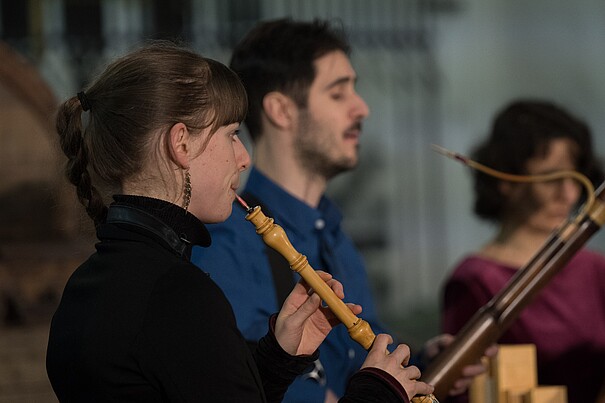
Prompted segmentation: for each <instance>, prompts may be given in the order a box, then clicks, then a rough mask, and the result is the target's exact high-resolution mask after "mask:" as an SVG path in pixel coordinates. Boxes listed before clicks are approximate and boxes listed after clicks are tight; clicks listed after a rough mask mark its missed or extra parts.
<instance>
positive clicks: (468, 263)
mask: <svg viewBox="0 0 605 403" xmlns="http://www.w3.org/2000/svg"><path fill="white" fill-rule="evenodd" d="M503 269H506V267H505V266H504V265H502V264H499V263H498V262H496V261H494V260H490V259H488V258H485V257H483V256H480V255H476V254H473V255H468V256H465V257H464V258H462V260H461V261H460V262H459V263H458V264H457V265H456V267H455V268H454V270H453V271H452V274H451V278H452V279H461V278H483V277H486V276H491V275H492V274H493V272H494V271H495V270H498V271H501V270H503Z"/></svg>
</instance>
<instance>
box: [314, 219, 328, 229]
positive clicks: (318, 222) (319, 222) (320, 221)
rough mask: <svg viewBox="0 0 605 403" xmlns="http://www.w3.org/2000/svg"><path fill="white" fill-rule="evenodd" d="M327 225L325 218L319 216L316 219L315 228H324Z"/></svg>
mask: <svg viewBox="0 0 605 403" xmlns="http://www.w3.org/2000/svg"><path fill="white" fill-rule="evenodd" d="M325 226H326V222H325V221H324V220H323V219H321V218H318V219H317V220H315V229H319V230H322V229H324V227H325Z"/></svg>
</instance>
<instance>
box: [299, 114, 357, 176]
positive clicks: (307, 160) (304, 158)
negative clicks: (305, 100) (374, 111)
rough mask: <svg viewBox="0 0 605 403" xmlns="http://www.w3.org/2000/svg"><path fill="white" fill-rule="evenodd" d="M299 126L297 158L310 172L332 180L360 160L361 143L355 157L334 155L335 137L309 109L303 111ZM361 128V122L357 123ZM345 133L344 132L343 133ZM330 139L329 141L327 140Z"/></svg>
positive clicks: (352, 167) (350, 168)
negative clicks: (332, 153)
mask: <svg viewBox="0 0 605 403" xmlns="http://www.w3.org/2000/svg"><path fill="white" fill-rule="evenodd" d="M299 122H300V124H299V128H298V132H297V134H296V139H295V142H294V147H295V158H296V159H297V160H298V161H299V162H300V164H301V165H302V166H303V168H305V169H306V170H307V171H308V172H312V173H314V174H317V175H320V176H322V177H323V178H325V179H326V180H330V179H332V178H333V177H335V176H337V175H338V174H340V173H343V172H347V171H350V170H352V169H354V168H355V167H356V166H357V164H358V160H359V145H358V146H357V149H358V150H357V157H356V158H355V159H352V158H348V157H346V156H341V157H336V158H335V157H332V155H331V153H330V150H331V148H332V147H334V145H333V144H330V141H329V140H331V139H332V138H333V137H331V136H330V134H329V133H326V131H325V130H323V129H322V127H321V125H320V124H318V123H317V122H316V121H315V120H314V119H313V118H312V117H311V116H310V114H309V113H308V112H307V111H301V115H300V120H299ZM355 126H356V127H359V129H361V123H357V124H356V125H355ZM341 135H344V134H341ZM326 140H328V141H326Z"/></svg>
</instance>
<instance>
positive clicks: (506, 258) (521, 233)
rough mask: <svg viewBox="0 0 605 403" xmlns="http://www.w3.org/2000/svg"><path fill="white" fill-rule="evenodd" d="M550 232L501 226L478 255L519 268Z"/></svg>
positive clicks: (526, 261) (528, 259)
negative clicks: (510, 228) (494, 236)
mask: <svg viewBox="0 0 605 403" xmlns="http://www.w3.org/2000/svg"><path fill="white" fill-rule="evenodd" d="M549 235H550V233H547V232H544V231H532V230H531V229H529V228H527V227H524V226H520V227H517V228H515V229H513V230H507V229H505V228H501V230H500V232H499V233H498V235H497V236H496V238H495V239H493V240H492V241H491V242H489V243H488V244H487V245H485V246H484V247H483V248H481V250H480V251H479V253H478V254H479V255H480V256H483V257H486V258H489V259H491V260H496V261H498V262H501V263H504V264H506V265H508V266H511V267H517V268H521V267H523V266H524V265H525V264H527V263H528V262H529V261H530V259H531V258H532V257H533V256H534V255H535V253H536V252H537V251H538V250H539V249H540V247H541V246H542V245H543V244H544V242H545V241H546V239H547V238H548V236H549Z"/></svg>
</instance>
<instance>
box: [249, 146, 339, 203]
mask: <svg viewBox="0 0 605 403" xmlns="http://www.w3.org/2000/svg"><path fill="white" fill-rule="evenodd" d="M254 166H255V167H256V169H258V170H259V171H260V172H262V173H263V174H264V175H265V176H267V177H268V178H269V179H271V180H272V181H273V182H275V183H276V184H278V185H279V186H280V187H282V188H283V189H284V190H285V191H286V192H288V193H290V194H291V195H293V196H294V197H296V198H297V199H299V200H302V201H304V202H305V203H307V204H308V205H309V206H311V207H314V208H315V207H317V206H318V205H319V201H320V199H321V197H322V196H323V194H324V192H325V191H326V187H327V184H328V183H327V180H326V178H324V177H323V176H321V175H317V174H312V173H310V172H308V171H307V170H305V169H304V168H303V167H302V166H301V165H300V163H299V162H298V161H297V159H296V158H295V156H294V154H293V153H292V150H291V147H282V146H280V145H279V144H277V142H270V141H262V140H260V141H259V142H257V144H256V145H255V148H254Z"/></svg>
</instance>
